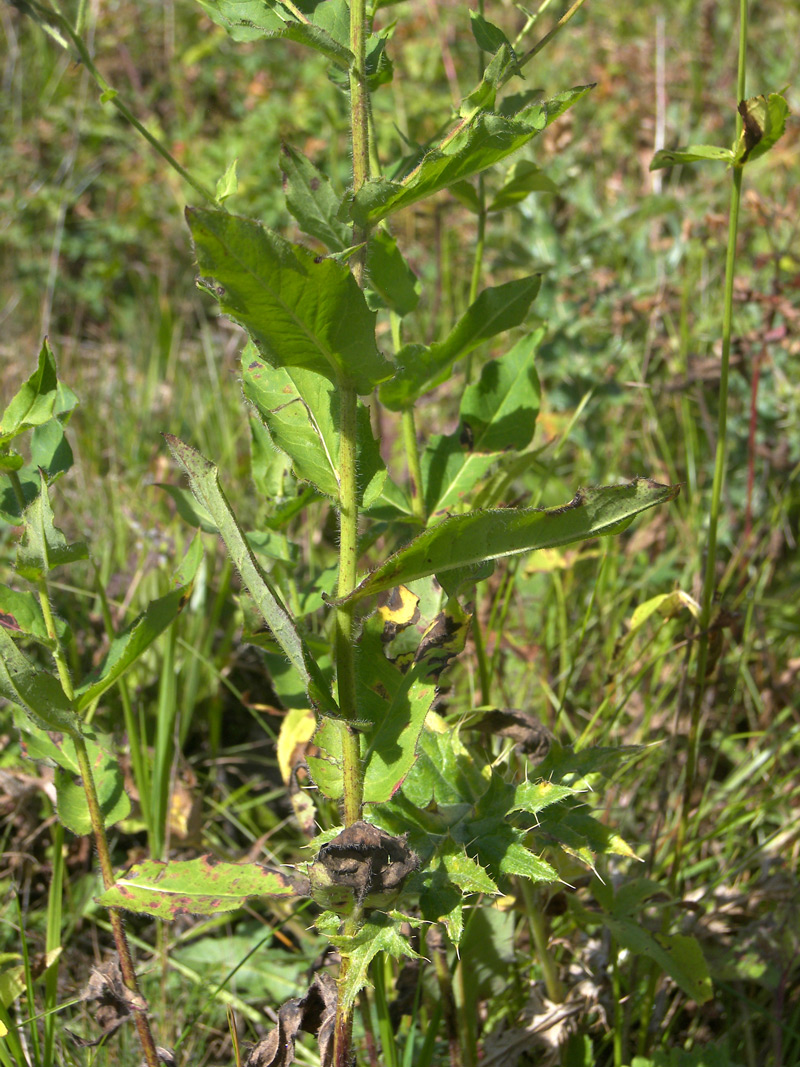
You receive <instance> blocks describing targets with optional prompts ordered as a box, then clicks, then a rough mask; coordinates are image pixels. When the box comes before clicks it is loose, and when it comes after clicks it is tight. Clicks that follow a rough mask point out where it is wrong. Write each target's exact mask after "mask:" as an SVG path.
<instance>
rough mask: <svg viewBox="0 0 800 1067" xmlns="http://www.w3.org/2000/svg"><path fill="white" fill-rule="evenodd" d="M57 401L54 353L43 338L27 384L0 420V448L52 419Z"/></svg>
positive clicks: (13, 398)
mask: <svg viewBox="0 0 800 1067" xmlns="http://www.w3.org/2000/svg"><path fill="white" fill-rule="evenodd" d="M57 400H58V376H57V373H56V360H55V356H54V355H53V350H52V349H51V348H50V345H49V343H48V341H47V338H45V340H44V342H43V343H42V347H41V350H40V352H39V364H38V366H37V368H36V370H35V371H34V372H33V374H32V375H31V376H30V378H28V380H27V382H25V384H24V385H23V386H22V387H21V388H20V389H19V391H18V392H17V394H16V396H14V397H12V399H11V401H10V402H9V404H8V406H7V407H6V409H5V411H4V412H3V414H2V417H0V446H2V445H5V444H6V443H7V442H8V441H11V440H12V439H13V438H15V437H16V436H17V435H18V434H21V433H24V432H25V431H26V430H28V429H30V428H31V427H32V426H41V425H42V424H43V423H45V422H47V421H48V419H51V418H52V417H53V414H54V412H55V408H56V403H57Z"/></svg>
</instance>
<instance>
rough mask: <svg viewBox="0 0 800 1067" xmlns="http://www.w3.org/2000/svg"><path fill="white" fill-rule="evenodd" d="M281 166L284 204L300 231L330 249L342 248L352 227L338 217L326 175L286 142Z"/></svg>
mask: <svg viewBox="0 0 800 1067" xmlns="http://www.w3.org/2000/svg"><path fill="white" fill-rule="evenodd" d="M280 167H281V171H282V173H283V179H284V185H283V192H284V196H285V197H286V206H287V207H288V209H289V211H290V212H291V213H292V215H293V216H294V218H295V219H296V220H297V223H298V225H299V227H300V229H301V230H302V231H303V233H307V234H308V235H309V236H310V237H315V238H316V239H317V240H318V241H321V242H322V244H324V245H325V246H326V248H329V249H330V250H331V252H342V251H343V250H344V249H345V248H347V247H348V246H349V245H350V244H352V239H353V234H352V231H351V229H350V227H349V226H347V225H346V224H345V223H343V222H340V221H339V219H338V213H339V208H340V206H341V204H340V201H339V198H338V197H337V196H336V194H335V193H334V191H333V189H332V188H331V183H330V181H329V180H328V178H327V177H326V175H324V174H323V173H322V172H321V171H319V170H317V168H316V167H315V166H314V164H313V163H312V162H311V161H310V160H309V159H306V157H305V156H304V155H303V154H302V152H298V151H297V150H296V149H294V148H292V147H291V146H290V145H287V144H284V145H282V146H281V154H280Z"/></svg>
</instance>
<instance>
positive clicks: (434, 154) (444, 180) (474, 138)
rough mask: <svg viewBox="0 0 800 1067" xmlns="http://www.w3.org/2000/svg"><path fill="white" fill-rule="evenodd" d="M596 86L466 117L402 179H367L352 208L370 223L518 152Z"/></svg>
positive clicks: (362, 220)
mask: <svg viewBox="0 0 800 1067" xmlns="http://www.w3.org/2000/svg"><path fill="white" fill-rule="evenodd" d="M591 88H592V86H590V85H582V86H578V87H577V88H575V89H568V90H567V91H566V92H564V93H560V94H559V95H558V96H555V97H553V98H552V99H551V100H546V101H542V102H539V103H536V104H532V105H531V106H530V107H527V108H525V109H524V110H523V111H521V112H519V113H518V114H517V115H515V116H514V117H513V118H510V119H508V118H504V117H503V116H501V115H497V114H494V113H492V112H488V111H481V112H480V113H478V114H477V115H475V117H474V118H472V119H470V120H469V121H467V122H466V123H465V124H464V125H463V127H462V128H461V129H460V130H459V131H458V133H456V135H455V136H454V137H452V138H451V139H450V141H449V142H448V143H447V144H446V145H445V146H444V148H438V149H434V150H433V151H431V152H429V153H428V154H427V155H426V156H425V158H424V159H423V161H422V163H421V164H420V165H419V166H418V167H417V168H416V170H414V171H413V172H412V173H411V174H410V175H409V176H408V177H407V178H406V179H405V180H404V181H403V182H387V181H381V180H378V181H372V182H367V183H366V184H365V185H364V186H363V187H362V188H361V189H360V190H359V192H358V193H357V194H356V196H355V198H354V200H353V204H352V207H351V214H352V217H353V219H354V220H355V221H356V222H357V223H358V224H359V225H360V226H372V225H374V224H375V223H377V222H379V221H380V220H381V219H384V218H386V217H387V216H388V215H391V214H393V213H394V212H395V211H400V210H401V209H402V208H405V207H410V206H411V205H412V204H415V203H417V202H418V201H419V200H424V199H425V198H427V197H429V196H432V195H433V194H434V193H436V192H439V190H441V189H446V188H447V187H448V186H449V185H453V184H454V183H455V182H459V181H464V180H465V179H466V178H470V177H472V175H474V174H479V173H480V172H481V171H483V170H486V169H487V168H488V167H491V166H494V164H495V163H499V162H500V161H501V160H502V159H505V158H506V157H507V156H509V155H511V154H512V153H513V152H516V151H517V150H518V149H519V148H521V147H522V146H523V145H524V144H527V142H528V141H530V140H531V138H533V137H535V136H536V135H537V134H538V133H541V131H542V130H544V129H546V128H547V127H548V126H549V125H550V124H551V123H552V122H554V121H555V119H557V118H558V117H559V116H560V115H563V113H564V112H565V111H566V110H568V108H570V107H572V106H573V104H575V103H577V101H578V100H580V99H581V97H582V96H584V95H585V94H586V93H587V92H588V91H589V89H591Z"/></svg>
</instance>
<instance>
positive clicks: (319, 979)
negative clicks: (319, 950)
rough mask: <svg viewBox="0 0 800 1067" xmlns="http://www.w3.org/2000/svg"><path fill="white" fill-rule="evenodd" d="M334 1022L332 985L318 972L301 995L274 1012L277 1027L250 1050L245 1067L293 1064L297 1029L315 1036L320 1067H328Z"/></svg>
mask: <svg viewBox="0 0 800 1067" xmlns="http://www.w3.org/2000/svg"><path fill="white" fill-rule="evenodd" d="M335 1022H336V983H335V982H334V980H333V978H331V976H330V975H329V974H328V973H327V972H326V971H322V972H320V973H319V974H318V975H316V976H315V978H314V981H313V982H312V983H311V985H310V986H309V987H308V992H307V993H306V994H305V996H303V997H294V998H293V999H292V1000H287V1001H286V1003H285V1004H284V1005H283V1007H282V1008H281V1009H280V1011H279V1012H278V1025H277V1026H276V1027H275V1029H274V1030H271V1031H270V1032H269V1033H268V1034H267V1036H266V1037H265V1038H263V1039H262V1040H261V1041H259V1043H258V1044H257V1045H256V1046H255V1047H254V1048H252V1049H251V1050H250V1053H249V1055H248V1057H247V1059H246V1060H245V1067H289V1064H292V1063H294V1048H295V1042H296V1041H297V1035H298V1033H299V1032H300V1031H301V1030H303V1031H304V1032H305V1033H307V1034H316V1035H317V1044H318V1045H319V1059H320V1064H321V1067H330V1064H331V1063H332V1061H333V1028H334V1025H335Z"/></svg>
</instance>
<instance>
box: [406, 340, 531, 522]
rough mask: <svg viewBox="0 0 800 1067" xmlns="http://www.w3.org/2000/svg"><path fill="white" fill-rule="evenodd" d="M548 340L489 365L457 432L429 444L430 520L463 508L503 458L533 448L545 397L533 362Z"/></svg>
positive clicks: (425, 477)
mask: <svg viewBox="0 0 800 1067" xmlns="http://www.w3.org/2000/svg"><path fill="white" fill-rule="evenodd" d="M544 334H545V330H544V327H542V328H540V329H539V330H537V331H536V332H535V333H532V334H529V335H528V336H527V337H523V338H522V340H520V341H518V342H517V344H516V345H514V347H513V348H512V349H511V350H510V351H509V352H506V353H505V355H503V356H500V358H499V359H495V360H492V361H491V362H489V363H486V364H484V367H483V370H482V371H481V376H480V379H479V380H478V381H477V382H473V383H472V384H471V385H469V386H467V388H466V389H465V390H464V396H463V397H462V400H461V420H460V422H459V425H458V427H457V428H456V430H455V432H454V433H452V434H449V435H447V436H444V435H437V436H435V437H433V438H431V440H430V441H429V442H428V444H427V446H426V447H425V451H424V452H423V453H422V459H421V466H422V485H423V492H424V497H425V508H426V511H427V513H428V514H429V515H434V516H435V515H437V514H439V513H441V512H443V511H446V510H447V509H448V508H454V507H457V506H458V505H460V504H462V502H463V501H464V499H466V498H467V496H468V494H469V493H470V490H471V489H472V488H473V486H474V485H475V484H476V483H477V482H478V480H479V479H480V478H482V477H483V476H484V475H485V474H486V472H487V470H488V469H489V467H491V465H492V464H493V463H494V461H495V460H496V459H497V457H498V456H499V455H501V454H502V453H503V452H504V451H505V450H506V449H508V448H510V447H512V445H513V447H514V448H516V449H523V448H525V447H526V446H527V445H528V444H530V441H531V439H532V438H533V432H534V429H535V427H536V419H537V417H538V414H539V396H540V389H539V379H538V377H537V374H536V369H535V367H534V357H535V355H536V351H537V350H538V348H539V345H540V343H541V341H542V338H543V337H544Z"/></svg>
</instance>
